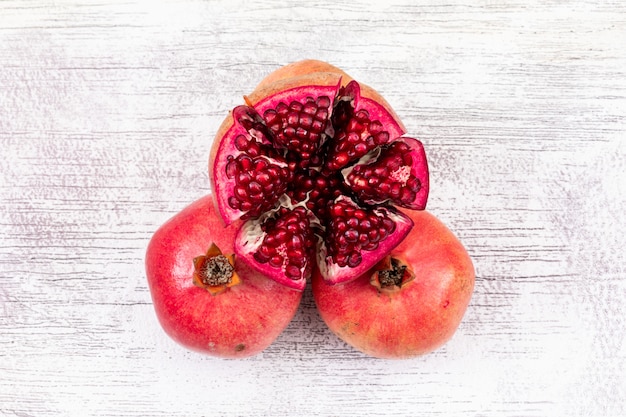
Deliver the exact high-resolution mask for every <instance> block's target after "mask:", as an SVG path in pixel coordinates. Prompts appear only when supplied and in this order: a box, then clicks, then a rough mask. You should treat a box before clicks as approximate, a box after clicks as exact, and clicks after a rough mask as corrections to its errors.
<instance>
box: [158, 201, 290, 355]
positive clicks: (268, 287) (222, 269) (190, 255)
mask: <svg viewBox="0 0 626 417" xmlns="http://www.w3.org/2000/svg"><path fill="white" fill-rule="evenodd" d="M237 226H238V225H237V224H233V226H232V227H228V228H224V224H223V222H222V219H221V218H220V216H219V215H218V213H217V212H216V211H215V208H214V203H213V197H212V196H211V195H208V196H206V197H203V198H201V199H199V200H197V201H195V202H194V203H192V204H191V205H189V206H188V207H186V208H185V209H183V210H182V211H181V212H179V213H178V214H176V215H175V216H174V217H173V218H171V219H170V220H168V221H167V222H166V223H165V224H164V225H163V226H161V227H160V228H159V229H158V230H157V231H156V233H155V234H154V235H153V237H152V239H151V240H150V243H149V245H148V249H147V253H146V273H147V278H148V284H149V287H150V293H151V295H152V301H153V304H154V308H155V311H156V314H157V317H158V319H159V322H160V323H161V326H162V327H163V329H164V330H165V332H166V333H167V334H168V335H169V336H170V337H171V338H172V339H174V340H175V341H176V342H178V343H180V344H181V345H183V346H185V347H187V348H189V349H192V350H195V351H199V352H204V353H207V354H210V355H214V356H218V357H224V358H242V357H247V356H251V355H254V354H257V353H259V352H261V351H262V350H264V349H265V348H266V347H268V346H269V345H270V344H271V343H272V342H273V341H274V340H275V339H276V338H277V337H278V335H279V334H280V333H281V332H282V331H283V330H284V329H285V327H287V325H288V324H289V322H290V321H291V319H292V318H293V316H294V314H295V313H296V310H297V308H298V305H299V303H300V299H301V297H302V293H301V292H299V291H295V290H293V289H291V288H288V287H286V286H284V285H280V284H278V283H277V282H276V281H273V280H270V279H268V278H267V277H265V276H263V275H262V274H261V273H259V272H258V271H256V270H254V269H251V268H250V267H249V266H248V265H247V264H246V263H244V262H241V261H240V259H239V258H238V257H237V256H234V255H233V251H234V240H235V234H236V232H237V230H238V227H237Z"/></svg>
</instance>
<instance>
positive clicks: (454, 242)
mask: <svg viewBox="0 0 626 417" xmlns="http://www.w3.org/2000/svg"><path fill="white" fill-rule="evenodd" d="M407 214H408V215H409V216H410V217H411V219H412V220H413V223H414V228H413V229H412V230H411V232H410V233H409V235H408V236H407V238H406V239H405V240H404V241H403V242H402V243H400V244H399V245H398V246H397V247H395V248H394V249H392V250H391V252H390V253H389V256H388V257H386V258H385V259H383V260H382V261H381V262H380V263H379V264H378V265H377V266H376V267H374V268H372V270H370V271H368V272H367V273H365V274H362V275H361V276H360V277H358V278H357V279H355V280H353V281H351V282H347V283H344V284H340V285H334V286H332V285H328V284H327V282H325V281H324V279H323V277H322V276H321V275H320V274H319V273H314V275H313V280H312V281H313V297H314V299H315V303H316V305H317V307H318V311H319V313H320V316H321V317H322V319H323V320H324V322H325V323H326V324H327V325H328V327H329V328H330V329H331V330H332V331H333V332H334V333H335V334H336V335H337V336H339V337H340V338H341V339H342V340H344V341H345V342H347V343H348V344H350V345H351V346H353V347H354V348H356V349H358V350H360V351H361V352H364V353H366V354H368V355H370V356H374V357H378V358H392V359H394V358H410V357H414V356H418V355H422V354H425V353H429V352H431V351H433V350H435V349H436V348H438V347H440V346H441V345H443V344H444V343H445V342H446V341H448V340H449V339H450V338H451V337H452V335H453V334H454V333H455V331H456V330H457V328H458V326H459V324H460V322H461V319H462V318H463V315H464V314H465V311H466V309H467V306H468V304H469V302H470V299H471V296H472V292H473V290H474V267H473V264H472V261H471V259H470V257H469V255H468V253H467V251H466V250H465V248H464V247H463V245H462V244H461V242H459V240H458V239H457V238H456V237H455V235H454V234H453V233H452V232H451V231H450V230H449V229H448V228H447V227H446V226H445V225H444V224H443V223H442V222H441V221H439V220H438V219H437V218H436V217H435V216H433V215H432V214H430V213H428V212H426V211H421V212H407Z"/></svg>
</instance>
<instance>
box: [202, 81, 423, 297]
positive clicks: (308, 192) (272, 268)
mask: <svg viewBox="0 0 626 417" xmlns="http://www.w3.org/2000/svg"><path fill="white" fill-rule="evenodd" d="M320 78H322V79H325V83H321V84H320V83H319V79H320ZM315 80H316V81H317V82H318V83H317V84H308V83H307V80H306V77H305V78H304V79H300V80H299V81H298V82H297V83H295V86H290V87H289V88H285V89H277V90H271V94H269V93H268V94H267V95H261V97H255V98H254V99H247V100H246V101H247V105H244V106H238V107H236V108H235V109H234V110H233V111H232V112H231V115H230V118H229V119H228V120H227V121H226V122H225V123H224V125H223V126H222V128H221V130H220V132H219V133H218V137H217V139H216V143H217V144H218V146H217V149H216V151H214V153H213V154H212V158H211V170H210V175H211V180H212V184H213V187H214V190H215V194H216V199H217V206H218V208H219V211H220V213H221V215H222V217H223V218H224V220H225V222H226V223H227V224H230V223H232V222H234V221H236V220H238V219H242V220H246V221H247V222H246V224H244V226H243V227H241V230H240V233H239V235H238V237H237V241H236V243H235V252H236V253H237V255H238V256H239V257H240V259H242V260H244V261H245V262H247V263H249V264H250V265H251V266H253V267H254V268H256V269H257V270H259V271H261V272H262V273H264V274H266V275H267V276H269V277H271V278H273V279H275V280H277V281H279V282H281V283H283V284H285V285H288V286H290V287H293V288H297V289H302V288H303V287H304V285H305V283H306V279H307V278H308V277H309V276H310V274H311V271H312V268H313V266H314V264H315V263H317V266H318V267H319V269H320V271H321V273H322V275H323V276H324V278H325V279H326V280H327V282H329V283H331V284H335V283H340V282H345V281H349V280H351V279H354V278H356V277H357V276H359V275H360V274H362V273H364V272H365V271H367V270H369V269H370V268H372V267H373V266H374V265H376V264H377V263H378V262H379V261H380V260H381V259H383V258H384V257H385V256H387V255H388V253H389V252H390V251H391V249H393V248H394V247H395V246H397V244H398V243H399V242H400V241H402V239H404V237H405V236H406V235H407V233H408V232H409V230H410V229H411V227H412V221H411V219H410V218H409V217H408V216H406V215H405V214H403V213H401V212H400V211H398V210H396V209H395V208H394V205H396V206H400V207H404V208H409V209H413V210H422V209H424V208H425V206H426V201H427V197H428V165H427V162H426V155H425V152H424V148H423V146H422V144H421V142H419V141H418V140H416V139H413V138H408V137H403V136H402V135H403V134H404V127H403V126H402V124H401V123H400V121H399V120H398V118H397V116H396V115H395V113H394V112H393V111H392V110H391V108H390V107H389V105H388V104H387V103H386V102H385V101H384V100H383V99H382V97H380V96H379V95H378V94H377V93H375V92H373V90H371V89H369V88H366V87H363V88H362V86H361V85H359V83H357V82H356V81H350V82H348V83H347V85H345V86H342V85H341V76H340V75H338V74H334V73H329V74H328V75H327V76H326V77H325V78H324V77H320V75H319V74H318V75H316V78H315Z"/></svg>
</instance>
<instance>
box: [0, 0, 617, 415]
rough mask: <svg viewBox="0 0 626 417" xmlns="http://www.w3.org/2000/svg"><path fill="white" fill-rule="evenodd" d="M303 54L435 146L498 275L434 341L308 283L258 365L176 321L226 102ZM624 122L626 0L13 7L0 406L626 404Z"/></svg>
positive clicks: (436, 192) (299, 409)
mask: <svg viewBox="0 0 626 417" xmlns="http://www.w3.org/2000/svg"><path fill="white" fill-rule="evenodd" d="M302 58H318V59H323V60H327V61H329V62H331V63H333V64H335V65H337V66H340V67H342V68H344V69H345V70H346V71H348V72H349V73H350V74H351V75H352V76H354V77H355V78H356V79H358V80H361V81H363V82H365V83H367V84H370V85H372V86H373V87H375V88H376V89H377V90H379V91H380V92H381V93H382V94H383V95H384V96H385V97H386V98H387V100H388V101H389V102H390V103H391V104H392V105H393V106H394V108H395V110H396V112H397V113H398V114H399V115H400V116H401V117H402V119H403V121H404V123H405V125H406V126H407V128H408V130H409V131H410V132H411V133H412V134H415V135H417V136H418V137H419V138H421V139H422V140H423V142H424V144H425V146H426V149H427V152H428V155H429V159H430V164H431V171H432V177H431V181H432V186H431V189H432V194H431V199H430V202H429V210H431V211H432V212H433V213H434V214H436V215H437V216H439V217H440V218H441V219H442V220H443V221H444V222H445V223H446V224H448V225H449V227H450V228H451V229H452V230H454V231H455V232H456V233H457V235H458V236H459V237H460V238H461V240H462V241H463V242H464V243H465V244H466V246H467V248H468V250H469V252H470V254H471V256H472V258H473V259H474V262H475V266H476V271H477V283H476V292H475V296H474V298H473V299H472V302H471V304H470V308H469V310H468V312H467V315H466V317H465V319H464V321H463V323H462V325H461V328H460V329H459V331H458V333H457V334H456V336H455V337H454V339H453V340H452V341H451V342H449V343H448V344H447V345H445V346H444V347H443V348H441V349H440V350H438V351H436V352H434V353H433V354H431V355H428V356H425V357H422V358H418V359H414V360H409V361H401V362H393V361H391V362H390V361H380V360H374V359H371V358H368V357H365V356H363V355H361V354H359V353H356V352H354V351H353V350H351V349H350V348H349V347H348V346H346V345H345V344H343V343H342V342H340V341H339V340H338V339H337V338H336V337H335V336H333V335H332V334H331V333H330V332H329V331H328V330H327V329H326V328H325V326H324V324H323V323H322V322H321V320H320V318H319V316H318V315H317V312H316V311H315V306H314V303H313V301H312V297H311V295H310V292H309V290H307V293H306V294H305V297H304V301H303V303H302V307H301V309H300V311H299V312H298V315H297V316H296V318H295V320H294V321H293V323H292V324H291V325H290V326H289V328H288V329H287V330H286V331H285V332H284V334H283V335H281V337H280V338H279V340H277V341H276V343H274V344H273V345H272V346H271V347H270V348H269V349H268V350H267V351H266V352H264V353H263V354H261V355H259V356H257V357H254V358H251V359H248V360H242V361H223V360H217V359H213V358H209V357H202V356H199V355H197V354H193V353H189V352H187V351H185V350H184V349H182V348H181V347H179V346H177V345H175V344H174V343H173V342H172V341H170V340H169V339H168V338H167V337H166V336H165V334H164V333H163V332H162V331H161V329H160V328H159V326H158V323H157V321H156V319H155V317H154V313H153V310H152V305H151V300H150V295H149V292H148V289H147V285H146V282H145V277H144V268H143V258H144V251H145V248H146V245H147V242H148V240H149V238H150V236H151V234H152V233H153V232H154V230H155V229H156V228H157V227H158V226H159V225H160V224H161V223H162V222H164V221H165V220H166V219H167V218H169V217H171V216H172V215H173V214H174V213H175V212H177V211H178V210H180V209H181V208H183V207H184V206H185V205H187V204H188V203H190V202H191V201H192V200H194V199H196V198H198V197H200V196H202V195H204V194H205V193H207V192H209V184H208V177H207V172H206V171H207V170H206V165H207V161H206V159H207V155H208V149H209V148H210V145H211V142H212V139H213V133H214V132H215V131H216V129H217V127H218V126H219V124H220V123H221V121H222V118H223V117H224V116H225V114H226V112H227V111H228V110H229V109H230V108H232V107H233V106H234V105H236V104H240V103H241V99H240V97H241V96H242V95H243V94H246V93H247V92H249V91H251V90H252V88H253V87H254V86H255V85H256V83H257V82H258V81H259V80H260V79H261V78H262V77H263V76H264V75H265V74H267V73H268V72H270V71H271V70H273V69H275V68H276V67H278V66H279V65H282V64H286V63H288V62H291V61H295V60H298V59H302ZM625 136H626V6H625V5H624V3H623V2H621V1H606V2H605V1H599V0H598V1H591V0H590V1H557V0H552V1H525V2H522V1H504V0H501V1H500V0H491V1H485V0H481V1H476V2H470V1H456V0H445V1H435V0H430V1H425V2H414V1H409V0H404V1H400V0H392V1H390V2H354V1H334V2H324V1H312V2H308V3H299V4H296V3H293V4H292V3H291V2H283V1H277V0H274V1H264V2H260V3H252V2H243V1H237V0H234V1H232V0H231V1H227V2H218V1H208V2H201V1H184V2H183V1H180V2H173V1H172V2H157V3H155V2H147V1H145V2H133V1H131V2H128V1H124V2H122V1H120V2H114V1H111V0H101V1H92V2H74V1H58V2H50V3H46V2H42V1H36V0H32V1H3V2H0V149H1V152H2V154H1V156H2V157H1V158H0V415H6V416H81V417H84V416H196V415H197V416H203V415H206V416H209V415H210V416H234V415H236V416H249V417H258V416H277V415H278V416H280V415H282V416H287V415H290V416H336V415H354V416H364V417H367V416H380V415H387V416H415V415H419V416H446V417H449V416H483V417H503V416H511V417H513V416H523V417H535V416H536V417H540V416H568V417H573V416H594V417H618V416H623V415H626V377H624V375H626V322H625V320H624V311H625V309H626V271H625V264H626V257H625V256H624V248H625V247H626V238H625V237H624V236H625V232H626V220H625V218H626V216H625V215H624V211H625V208H626V201H625V200H626V198H625V195H626V162H625V161H626V145H625V143H626V142H625V139H626V138H625Z"/></svg>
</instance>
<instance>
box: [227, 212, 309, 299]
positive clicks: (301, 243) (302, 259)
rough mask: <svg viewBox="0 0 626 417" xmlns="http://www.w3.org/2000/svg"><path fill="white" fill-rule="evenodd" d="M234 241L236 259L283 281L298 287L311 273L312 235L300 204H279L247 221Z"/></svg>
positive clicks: (306, 215)
mask: <svg viewBox="0 0 626 417" xmlns="http://www.w3.org/2000/svg"><path fill="white" fill-rule="evenodd" d="M236 242H237V244H236V245H235V253H236V254H237V255H238V256H239V257H240V258H239V259H241V260H243V261H244V262H246V263H247V264H249V265H250V266H252V267H253V268H255V269H257V270H258V271H259V272H261V273H263V274H265V275H267V276H270V277H272V278H274V279H275V280H276V281H277V282H279V283H281V284H283V285H286V286H288V287H293V288H298V289H301V288H304V286H305V285H306V280H307V278H308V277H309V276H311V272H312V270H313V262H314V249H315V245H314V242H315V235H314V233H313V228H312V225H311V214H310V213H309V211H308V210H307V209H306V208H304V207H302V206H298V207H295V208H288V207H286V206H281V207H279V208H278V209H277V210H275V211H273V212H268V213H266V214H265V215H263V216H261V217H259V218H258V219H255V220H250V221H248V222H246V223H245V225H244V226H243V227H242V228H241V229H239V233H238V235H237V238H236Z"/></svg>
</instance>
